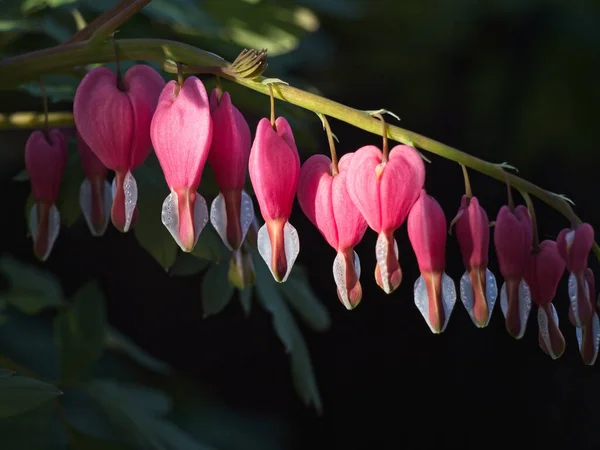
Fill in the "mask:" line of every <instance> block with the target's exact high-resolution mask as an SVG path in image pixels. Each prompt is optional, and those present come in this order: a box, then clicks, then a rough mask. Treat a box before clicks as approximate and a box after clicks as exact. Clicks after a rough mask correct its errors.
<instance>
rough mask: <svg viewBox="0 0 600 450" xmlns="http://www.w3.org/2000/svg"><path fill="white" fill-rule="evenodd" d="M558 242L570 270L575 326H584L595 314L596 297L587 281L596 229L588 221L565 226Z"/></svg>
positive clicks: (570, 296) (571, 302) (571, 301)
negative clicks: (573, 226)
mask: <svg viewBox="0 0 600 450" xmlns="http://www.w3.org/2000/svg"><path fill="white" fill-rule="evenodd" d="M556 244H557V245H558V251H559V252H560V254H561V256H562V257H563V259H564V260H565V263H566V266H567V270H568V271H569V300H570V305H571V308H570V309H571V311H572V313H573V319H574V320H575V326H577V327H583V326H585V324H587V323H589V322H590V320H591V318H592V315H593V314H594V307H593V302H594V299H593V298H591V296H590V292H589V287H588V286H587V284H586V281H585V271H586V269H587V261H588V255H589V254H590V251H591V249H592V245H593V244H594V229H593V228H592V226H591V225H590V224H587V223H584V224H581V225H579V226H577V228H575V229H570V228H565V229H564V230H562V231H561V232H560V233H559V235H558V237H557V238H556Z"/></svg>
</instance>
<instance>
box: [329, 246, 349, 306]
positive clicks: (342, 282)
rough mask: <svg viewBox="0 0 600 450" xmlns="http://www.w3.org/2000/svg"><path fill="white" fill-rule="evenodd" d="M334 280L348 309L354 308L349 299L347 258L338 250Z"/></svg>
mask: <svg viewBox="0 0 600 450" xmlns="http://www.w3.org/2000/svg"><path fill="white" fill-rule="evenodd" d="M333 280H334V281H335V285H336V286H337V288H338V292H339V294H340V297H341V300H342V303H343V304H344V306H345V307H346V309H352V305H351V304H350V300H349V299H348V288H347V286H346V258H344V255H343V253H341V252H338V253H337V255H335V259H334V260H333Z"/></svg>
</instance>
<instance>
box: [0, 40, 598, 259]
mask: <svg viewBox="0 0 600 450" xmlns="http://www.w3.org/2000/svg"><path fill="white" fill-rule="evenodd" d="M118 43H119V56H120V57H121V59H122V60H142V61H155V62H157V63H159V64H163V66H164V67H165V68H166V69H167V70H169V71H171V70H172V61H177V62H180V63H183V64H185V65H188V66H204V67H209V68H211V70H208V72H218V73H219V75H220V76H221V77H223V78H226V79H228V80H231V81H233V82H235V83H238V84H240V85H242V86H245V87H247V88H249V89H252V90H254V91H257V92H260V93H261V94H264V95H270V93H269V86H268V85H265V84H262V80H264V79H265V78H264V77H258V78H254V79H247V78H242V77H239V76H235V74H233V73H229V72H225V71H221V70H219V69H220V68H225V67H229V66H230V63H228V62H227V61H225V60H224V59H223V58H221V57H220V56H217V55H215V54H214V53H210V52H207V51H205V50H201V49H199V48H196V47H192V46H190V45H187V44H183V43H181V42H175V41H169V40H162V39H119V41H118ZM113 60H114V49H113V46H112V44H111V42H110V41H106V42H98V43H93V44H90V42H89V41H85V42H77V43H72V44H63V45H59V46H57V47H52V48H48V49H44V50H39V51H36V52H31V53H27V54H24V55H19V56H16V57H13V58H9V59H6V60H4V61H1V62H0V89H3V90H6V89H13V88H15V87H17V86H18V85H20V84H21V83H25V82H28V81H31V80H36V79H38V78H39V77H40V76H41V75H45V74H49V73H64V72H68V71H71V70H72V69H73V67H76V66H80V65H86V64H93V63H107V62H111V61H113ZM167 60H170V61H171V63H170V64H169V63H167ZM273 95H274V96H275V98H278V99H279V100H283V101H285V102H288V103H291V104H294V105H297V106H300V107H302V108H305V109H308V110H310V111H313V112H315V113H321V114H324V115H326V116H329V117H333V118H336V119H338V120H341V121H343V122H346V123H349V124H350V125H353V126H355V127H357V128H360V129H362V130H365V131H368V132H370V133H373V134H377V135H379V136H381V135H382V127H381V121H380V120H378V119H376V118H374V117H371V116H370V115H369V114H368V113H367V112H364V111H360V110H357V109H354V108H351V107H349V106H346V105H343V104H341V103H338V102H335V101H332V100H329V99H327V98H324V97H321V96H319V95H316V94H312V93H310V92H306V91H303V90H301V89H297V88H294V87H292V86H288V85H284V84H276V85H275V86H274V88H273ZM388 136H389V138H390V139H392V140H394V141H397V142H400V143H403V144H406V145H411V146H414V147H418V148H420V149H423V150H426V151H428V152H430V153H433V154H436V155H438V156H441V157H443V158H446V159H449V160H451V161H454V162H456V163H458V164H462V165H464V166H466V167H468V168H471V169H473V170H476V171H477V172H481V173H483V174H485V175H488V176H490V177H492V178H495V179H497V180H499V181H501V182H508V183H510V184H511V185H512V186H513V187H515V188H516V189H518V190H520V191H523V192H527V193H529V194H531V195H533V196H535V197H537V198H538V199H540V200H542V201H543V202H544V203H546V204H548V205H549V206H551V207H552V208H554V209H556V210H557V211H558V212H560V213H561V214H562V215H564V216H565V217H566V218H567V219H569V220H570V221H571V222H573V223H579V222H580V219H579V218H578V217H577V216H576V215H575V214H574V212H573V210H572V208H571V206H570V205H569V203H568V202H567V201H566V200H565V199H564V198H562V197H561V196H559V195H557V194H554V193H552V192H548V191H546V190H544V189H542V188H541V187H539V186H536V185H535V184H533V183H530V182H529V181H527V180H524V179H523V178H521V177H518V176H516V175H514V174H512V173H508V172H506V171H505V170H504V166H503V165H502V164H495V163H491V162H487V161H484V160H482V159H480V158H477V157H475V156H472V155H469V154H467V153H464V152H461V151H460V150H457V149H455V148H453V147H450V146H448V145H445V144H442V143H441V142H438V141H435V140H433V139H429V138H427V137H425V136H422V135H420V134H418V133H415V132H412V131H409V130H406V129H403V128H400V127H397V126H394V125H389V126H388ZM593 250H594V253H595V254H596V256H597V257H598V259H600V247H599V246H598V245H597V244H595V243H594V248H593Z"/></svg>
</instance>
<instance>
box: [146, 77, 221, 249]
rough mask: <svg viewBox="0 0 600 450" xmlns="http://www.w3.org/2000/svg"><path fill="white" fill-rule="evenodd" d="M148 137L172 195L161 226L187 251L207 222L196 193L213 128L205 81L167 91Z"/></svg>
mask: <svg viewBox="0 0 600 450" xmlns="http://www.w3.org/2000/svg"><path fill="white" fill-rule="evenodd" d="M150 136H151V139H152V144H153V146H154V151H155V153H156V156H157V158H158V161H159V163H160V165H161V168H162V170H163V174H164V176H165V180H166V182H167V185H168V186H169V189H170V190H171V193H170V194H169V195H168V196H167V198H166V199H165V201H164V202H163V207H162V214H161V217H162V222H163V224H164V225H165V227H166V228H167V229H168V230H169V232H170V233H171V235H172V236H173V239H175V241H176V242H177V244H178V245H179V246H180V248H181V249H182V250H183V251H185V252H190V251H192V249H193V248H194V246H195V245H196V242H197V241H198V238H199V236H200V233H201V232H202V230H203V229H204V227H205V225H206V223H207V222H208V208H207V206H206V201H205V200H204V198H203V197H202V196H201V195H200V194H199V193H197V192H196V191H197V189H198V186H199V184H200V180H201V177H202V171H203V170H204V165H205V163H206V160H207V159H208V154H209V151H210V146H211V141H212V136H213V125H212V118H211V114H210V104H209V100H208V95H207V93H206V90H205V88H204V85H203V84H202V82H201V81H200V80H199V79H198V78H196V77H188V78H187V79H186V80H185V81H184V82H183V85H182V86H181V87H178V86H177V82H175V81H170V82H169V83H167V84H166V86H165V87H164V89H163V91H162V93H161V94H160V98H159V100H158V106H157V107H156V112H155V113H154V117H153V118H152V123H151V127H150Z"/></svg>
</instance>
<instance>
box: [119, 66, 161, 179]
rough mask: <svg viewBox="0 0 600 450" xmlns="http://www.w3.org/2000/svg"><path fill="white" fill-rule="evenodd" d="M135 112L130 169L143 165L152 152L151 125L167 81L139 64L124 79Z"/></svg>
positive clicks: (154, 71)
mask: <svg viewBox="0 0 600 450" xmlns="http://www.w3.org/2000/svg"><path fill="white" fill-rule="evenodd" d="M123 81H124V83H125V86H126V87H127V94H128V96H129V101H130V102H131V106H132V110H133V127H134V128H133V136H132V142H131V150H130V152H131V153H130V167H129V168H130V169H135V168H137V167H139V166H141V165H142V163H143V162H144V161H145V160H146V158H147V157H148V155H149V154H150V152H151V151H152V143H151V141H150V123H151V122H152V117H153V116H154V111H155V110H156V106H157V104H158V99H159V96H160V95H161V92H162V90H163V88H164V87H165V80H164V79H163V77H162V76H161V75H160V74H159V73H158V72H157V71H156V70H154V69H153V68H152V67H150V66H146V65H143V64H138V65H135V66H133V67H131V68H130V69H129V70H128V71H127V72H126V73H125V77H123Z"/></svg>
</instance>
